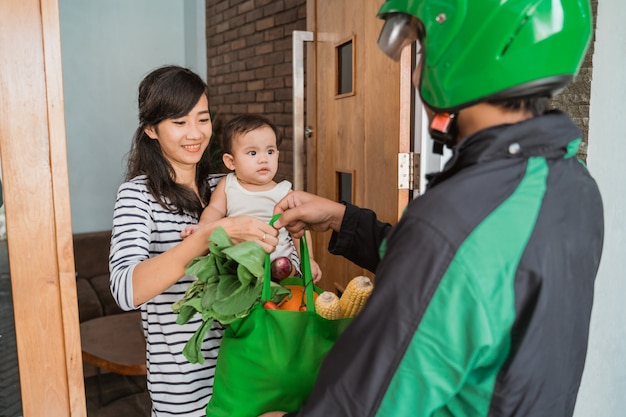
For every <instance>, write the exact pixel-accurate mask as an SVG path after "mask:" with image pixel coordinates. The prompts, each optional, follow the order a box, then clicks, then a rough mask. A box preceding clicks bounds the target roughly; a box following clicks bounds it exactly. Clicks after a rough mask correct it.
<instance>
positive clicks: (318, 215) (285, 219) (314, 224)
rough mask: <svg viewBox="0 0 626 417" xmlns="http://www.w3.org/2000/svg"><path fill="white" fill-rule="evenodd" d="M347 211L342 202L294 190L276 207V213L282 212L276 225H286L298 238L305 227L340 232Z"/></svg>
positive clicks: (319, 230) (317, 230) (278, 226)
mask: <svg viewBox="0 0 626 417" xmlns="http://www.w3.org/2000/svg"><path fill="white" fill-rule="evenodd" d="M345 212H346V206H344V205H343V204H341V203H337V202H334V201H331V200H328V199H326V198H323V197H319V196H316V195H315V194H310V193H306V192H304V191H292V192H290V193H289V194H287V195H286V196H285V197H284V198H283V199H282V200H280V201H279V202H278V204H276V207H274V214H277V213H282V215H281V216H280V217H279V218H278V220H276V222H275V223H274V227H275V228H276V229H280V228H281V227H285V228H286V229H287V230H288V231H289V232H290V233H292V235H293V236H294V237H296V238H300V237H302V235H303V234H304V229H305V228H306V229H309V230H314V231H316V232H325V231H327V230H330V229H332V230H334V231H335V232H338V231H339V229H340V228H341V222H342V220H343V215H344V214H345Z"/></svg>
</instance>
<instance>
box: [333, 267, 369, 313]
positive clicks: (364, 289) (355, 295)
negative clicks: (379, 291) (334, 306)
mask: <svg viewBox="0 0 626 417" xmlns="http://www.w3.org/2000/svg"><path fill="white" fill-rule="evenodd" d="M373 289H374V285H373V284H372V281H370V279H369V278H368V277H364V276H359V277H354V278H352V279H351V280H350V282H348V285H347V286H346V290H345V291H344V292H343V294H342V295H341V298H340V299H339V304H340V306H341V312H342V315H343V317H354V316H356V315H357V314H359V312H360V311H361V309H362V308H363V306H364V305H365V302H366V301H367V298H368V297H369V296H370V294H371V293H372V290H373Z"/></svg>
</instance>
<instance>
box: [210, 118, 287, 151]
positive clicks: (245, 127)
mask: <svg viewBox="0 0 626 417" xmlns="http://www.w3.org/2000/svg"><path fill="white" fill-rule="evenodd" d="M263 126H267V127H269V128H270V129H272V130H273V131H274V134H275V135H276V147H279V146H280V143H281V142H282V140H283V137H282V135H281V134H280V131H279V130H278V128H277V127H276V126H275V125H274V124H273V123H272V122H270V121H269V120H268V119H267V118H265V117H263V116H260V115H258V114H241V115H239V116H235V117H233V118H232V119H231V120H230V121H229V122H228V123H226V125H225V126H224V130H223V131H222V150H223V151H224V152H225V153H229V154H230V153H232V150H233V140H234V139H235V138H236V137H238V136H241V135H245V134H246V133H248V132H251V131H253V130H256V129H259V128H261V127H263Z"/></svg>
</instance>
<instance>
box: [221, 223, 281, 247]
mask: <svg viewBox="0 0 626 417" xmlns="http://www.w3.org/2000/svg"><path fill="white" fill-rule="evenodd" d="M213 226H214V227H213V230H215V228H216V227H218V226H221V227H222V228H224V230H225V231H226V233H227V234H228V236H229V237H230V239H231V240H232V241H233V243H235V244H237V243H240V242H245V241H252V242H257V243H258V244H260V245H261V247H263V250H264V251H265V252H267V253H271V252H273V251H274V249H276V245H278V230H277V229H275V228H274V227H272V226H270V225H269V224H267V223H265V222H264V221H261V220H259V219H255V218H253V217H248V216H238V217H224V218H222V219H220V220H218V221H217V222H214V223H213Z"/></svg>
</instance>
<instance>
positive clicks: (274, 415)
mask: <svg viewBox="0 0 626 417" xmlns="http://www.w3.org/2000/svg"><path fill="white" fill-rule="evenodd" d="M285 414H287V413H285V412H284V411H270V412H269V413H263V414H261V415H260V416H259V417H283V416H284V415H285Z"/></svg>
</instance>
